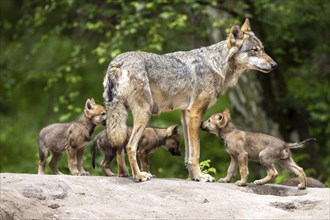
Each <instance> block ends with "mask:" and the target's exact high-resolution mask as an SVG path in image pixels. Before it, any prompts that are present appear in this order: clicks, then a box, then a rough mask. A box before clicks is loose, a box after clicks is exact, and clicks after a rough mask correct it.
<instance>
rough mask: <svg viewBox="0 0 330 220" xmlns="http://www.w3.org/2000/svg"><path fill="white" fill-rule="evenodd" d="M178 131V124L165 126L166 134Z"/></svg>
mask: <svg viewBox="0 0 330 220" xmlns="http://www.w3.org/2000/svg"><path fill="white" fill-rule="evenodd" d="M179 133H180V127H179V125H172V126H171V127H169V128H167V135H168V136H172V135H175V134H179Z"/></svg>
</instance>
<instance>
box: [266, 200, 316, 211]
mask: <svg viewBox="0 0 330 220" xmlns="http://www.w3.org/2000/svg"><path fill="white" fill-rule="evenodd" d="M318 203H319V202H318V201H311V200H305V201H294V202H271V203H270V204H269V205H270V206H273V207H275V208H278V209H283V210H285V211H289V212H293V211H294V210H296V209H297V210H312V209H313V208H314V207H315V206H316V205H317V204H318Z"/></svg>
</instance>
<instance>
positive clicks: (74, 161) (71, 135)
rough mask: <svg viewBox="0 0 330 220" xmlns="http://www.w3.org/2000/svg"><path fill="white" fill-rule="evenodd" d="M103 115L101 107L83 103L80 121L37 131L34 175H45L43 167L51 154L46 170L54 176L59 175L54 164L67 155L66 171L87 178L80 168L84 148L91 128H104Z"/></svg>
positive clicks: (104, 116) (89, 102)
mask: <svg viewBox="0 0 330 220" xmlns="http://www.w3.org/2000/svg"><path fill="white" fill-rule="evenodd" d="M105 119H106V113H105V109H104V107H103V106H101V105H98V104H96V103H95V101H94V99H87V101H86V104H85V109H84V114H83V115H82V116H81V118H80V119H78V120H77V121H74V122H69V123H58V124H51V125H48V126H47V127H45V128H43V129H42V130H41V131H40V134H39V139H38V147H39V159H40V160H39V168H38V174H44V173H45V164H46V160H47V158H48V156H49V153H50V152H52V154H53V157H52V159H51V161H50V163H49V166H50V168H51V170H52V172H53V173H54V174H62V173H61V172H60V171H59V170H58V169H57V163H58V161H59V160H60V159H61V157H62V153H63V151H65V150H66V151H67V154H68V167H69V169H70V172H71V174H72V175H90V173H89V172H86V171H85V170H84V168H83V162H84V161H83V156H84V148H85V147H86V146H87V145H88V143H89V141H90V137H91V135H92V134H93V132H94V128H95V126H98V125H105Z"/></svg>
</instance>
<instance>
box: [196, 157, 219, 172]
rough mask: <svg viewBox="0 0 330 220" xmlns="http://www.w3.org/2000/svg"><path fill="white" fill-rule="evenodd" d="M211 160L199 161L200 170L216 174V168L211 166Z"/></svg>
mask: <svg viewBox="0 0 330 220" xmlns="http://www.w3.org/2000/svg"><path fill="white" fill-rule="evenodd" d="M210 163H211V160H204V161H201V162H200V163H199V166H200V168H201V171H202V172H203V173H206V174H209V173H211V174H216V173H217V170H216V169H215V168H214V167H211V165H210Z"/></svg>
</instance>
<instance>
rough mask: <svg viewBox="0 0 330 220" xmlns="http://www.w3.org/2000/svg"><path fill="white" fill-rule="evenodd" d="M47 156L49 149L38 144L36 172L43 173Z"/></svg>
mask: <svg viewBox="0 0 330 220" xmlns="http://www.w3.org/2000/svg"><path fill="white" fill-rule="evenodd" d="M48 156H49V150H48V149H47V148H46V147H40V146H39V165H38V174H45V167H46V161H47V158H48Z"/></svg>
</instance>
